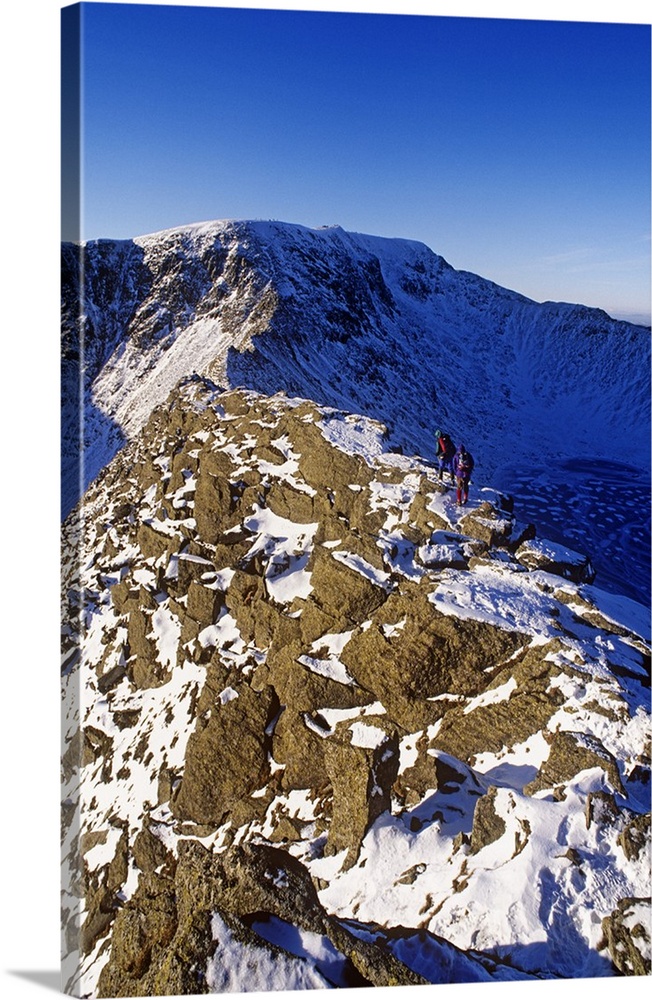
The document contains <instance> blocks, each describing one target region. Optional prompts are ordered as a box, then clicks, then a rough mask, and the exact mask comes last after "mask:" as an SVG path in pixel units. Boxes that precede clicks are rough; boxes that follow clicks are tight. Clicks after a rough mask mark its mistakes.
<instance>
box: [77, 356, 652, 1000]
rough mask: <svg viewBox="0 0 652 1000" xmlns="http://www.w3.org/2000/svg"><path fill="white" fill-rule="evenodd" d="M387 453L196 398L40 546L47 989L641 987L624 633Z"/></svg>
mask: <svg viewBox="0 0 652 1000" xmlns="http://www.w3.org/2000/svg"><path fill="white" fill-rule="evenodd" d="M388 443H389V442H388V434H387V429H386V428H385V427H383V425H382V424H380V423H379V422H378V421H374V420H371V419H370V418H369V417H365V416H360V415H355V414H351V413H346V412H342V411H339V410H335V409H333V408H328V407H321V406H319V405H318V404H316V403H314V402H313V401H312V400H309V399H303V400H301V399H298V398H288V397H287V396H285V395H284V394H277V395H275V396H268V395H266V394H263V393H257V392H255V391H253V390H226V391H223V390H222V389H221V388H220V387H219V386H218V385H216V384H215V383H213V382H212V381H211V380H210V379H208V378H207V377H206V376H199V375H191V376H188V377H186V378H184V379H182V380H181V381H180V382H179V383H178V384H177V385H176V386H175V388H174V389H173V391H172V392H171V393H170V395H169V396H168V398H167V399H166V400H165V402H163V403H161V404H159V405H158V406H157V407H156V408H155V409H154V410H153V411H152V413H151V414H150V416H149V418H148V420H147V422H146V424H145V425H144V427H143V429H142V431H141V432H140V433H139V434H138V435H136V436H135V437H134V439H133V440H132V441H131V442H129V443H127V444H126V446H125V447H124V448H122V449H121V450H119V451H118V453H117V454H116V455H115V457H114V458H113V459H112V460H111V461H110V462H109V463H108V464H107V465H106V466H105V467H104V469H103V470H102V471H101V472H100V474H99V475H98V476H97V477H96V478H95V480H94V481H93V483H92V484H91V485H90V487H89V488H88V489H87V491H86V493H85V495H84V500H83V511H79V512H78V511H73V512H72V513H71V515H70V516H69V517H68V518H67V519H66V520H65V522H64V526H63V534H64V545H63V550H62V551H63V566H62V571H63V580H62V582H63V586H62V600H63V604H64V614H63V621H64V634H63V649H62V652H63V667H62V704H63V716H62V736H63V750H64V752H63V760H62V764H63V779H64V780H63V800H64V801H63V837H64V841H63V852H62V864H63V903H62V908H63V921H64V929H65V935H64V942H65V943H64V963H63V965H64V976H65V981H66V989H67V990H68V991H69V992H73V993H75V995H82V996H134V995H140V996H152V995H169V994H175V995H176V994H182V995H184V994H193V995H195V994H198V993H199V994H202V993H207V992H222V991H228V990H238V991H239V990H251V989H254V988H255V989H263V990H274V989H309V988H337V987H342V986H369V985H373V986H386V985H397V984H404V985H409V984H418V983H421V984H424V983H454V982H457V983H461V982H471V981H485V982H487V981H495V982H505V981H514V980H521V981H529V980H532V979H542V978H543V979H549V978H553V979H558V978H571V977H578V976H599V977H610V976H614V975H640V974H649V971H650V935H649V932H648V931H646V927H648V926H649V913H650V900H649V837H650V813H649V790H650V769H649V755H648V750H649V684H650V632H649V616H648V613H647V609H646V608H645V607H643V606H642V605H640V604H636V603H635V602H633V601H631V600H628V599H627V598H625V597H622V596H617V595H609V594H606V593H604V592H603V591H601V590H600V589H598V588H595V587H594V586H593V585H592V583H591V581H592V580H593V570H592V567H591V562H590V560H589V559H587V557H586V555H584V554H582V553H578V552H576V551H573V550H571V549H569V548H567V547H563V546H559V545H551V544H549V543H548V542H546V540H545V539H542V538H539V536H538V533H537V532H536V531H535V530H534V529H533V527H532V525H528V524H524V523H520V522H519V520H518V517H517V514H516V513H515V511H514V509H513V504H512V501H511V500H510V498H509V497H507V496H505V495H504V494H500V493H499V492H497V491H495V490H493V489H491V488H489V487H485V486H484V485H483V484H482V481H481V480H479V481H478V483H474V486H473V489H472V492H471V497H470V500H469V504H468V505H467V506H465V507H458V506H457V505H456V503H455V491H454V489H452V488H451V485H450V484H449V483H440V482H439V477H438V471H437V469H436V467H435V466H433V465H432V463H429V462H427V461H426V460H424V459H422V458H420V457H419V456H413V455H403V454H399V453H398V452H396V451H391V450H388Z"/></svg>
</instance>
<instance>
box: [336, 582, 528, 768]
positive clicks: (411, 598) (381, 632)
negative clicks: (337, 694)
mask: <svg viewBox="0 0 652 1000" xmlns="http://www.w3.org/2000/svg"><path fill="white" fill-rule="evenodd" d="M395 622H404V624H403V625H402V627H401V628H400V629H398V630H396V632H395V633H394V634H393V635H390V636H388V635H386V634H385V629H384V625H385V623H392V624H393V623H395ZM520 642H521V639H520V637H519V636H518V634H517V633H514V632H507V631H506V630H501V629H497V628H495V627H494V626H492V625H488V624H485V623H484V622H476V621H471V620H468V621H459V620H456V619H452V618H450V617H448V616H446V615H443V614H441V613H439V612H437V611H436V610H435V609H434V607H433V605H432V603H431V602H429V601H428V599H427V591H424V590H422V589H420V588H419V587H413V588H410V587H405V586H404V587H402V593H400V594H396V593H395V594H392V595H390V596H389V597H388V599H387V601H386V602H385V604H384V605H383V608H382V613H376V615H374V620H373V623H372V625H371V626H370V627H368V628H366V629H365V630H361V631H358V632H356V633H355V634H354V635H353V637H352V638H351V640H350V641H349V643H348V644H347V645H346V646H345V648H344V650H343V651H342V653H341V656H340V659H341V660H342V662H343V663H344V664H345V665H346V666H347V668H348V670H349V672H350V674H351V676H352V677H354V679H355V680H356V682H357V683H358V684H359V685H360V686H361V687H364V688H366V689H367V690H369V691H373V690H378V691H381V692H382V700H383V705H384V706H385V708H386V709H387V712H388V714H389V716H390V717H391V718H392V719H393V720H394V721H395V722H397V723H398V724H399V725H401V726H402V727H403V728H404V729H405V730H406V731H407V732H416V731H417V730H418V729H423V728H424V727H425V726H426V725H429V724H431V723H433V722H435V721H437V719H439V718H441V717H442V715H444V714H445V713H446V711H447V709H448V708H449V707H450V706H449V705H447V704H446V703H445V702H442V701H434V700H429V699H436V698H438V696H441V695H451V694H452V695H460V694H464V695H472V694H477V693H478V692H479V691H481V690H483V689H484V688H485V687H486V686H488V684H489V682H490V681H489V678H488V676H487V674H486V672H485V671H486V669H487V667H488V666H489V665H490V664H492V663H495V664H498V663H500V662H502V661H503V660H504V659H505V658H506V657H507V656H509V655H510V654H511V653H513V652H514V651H515V650H516V649H517V648H518V646H519V644H520ZM452 755H453V756H459V755H458V754H455V753H454V752H452Z"/></svg>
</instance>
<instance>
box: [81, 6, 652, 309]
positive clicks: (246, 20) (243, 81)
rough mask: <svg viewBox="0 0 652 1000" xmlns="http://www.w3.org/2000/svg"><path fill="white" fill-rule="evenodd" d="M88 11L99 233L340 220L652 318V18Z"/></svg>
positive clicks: (87, 143) (516, 279) (86, 213)
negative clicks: (210, 223)
mask: <svg viewBox="0 0 652 1000" xmlns="http://www.w3.org/2000/svg"><path fill="white" fill-rule="evenodd" d="M82 8H83V20H82V25H83V28H82V37H83V45H82V53H83V57H82V65H83V71H82V82H83V87H82V95H83V101H82V108H83V127H84V133H83V134H84V143H83V150H84V152H83V225H82V232H81V235H82V237H83V238H85V239H93V238H96V237H121V238H122V237H133V236H138V235H143V234H145V233H151V232H155V231H157V230H160V229H167V228H171V227H176V226H180V225H184V224H186V223H192V222H199V221H204V220H208V219H221V218H274V219H279V220H282V221H286V222H298V223H302V224H304V225H308V226H319V225H323V224H331V223H338V224H339V225H341V226H343V227H344V228H345V229H350V230H354V231H358V232H367V233H374V234H377V235H382V236H401V237H407V238H410V239H417V240H422V241H423V242H424V243H426V244H428V246H430V247H431V248H432V249H433V250H435V251H436V252H437V253H440V254H442V255H443V256H444V257H445V258H446V259H447V260H448V261H449V263H451V264H452V265H453V266H455V267H457V268H461V269H464V270H470V271H474V272H476V273H478V274H481V275H483V276H485V277H488V278H491V279H493V280H494V281H497V282H498V283H499V284H502V285H505V286H507V287H509V288H513V289H516V290H517V291H520V292H523V293H524V294H526V295H529V296H531V297H532V298H535V299H537V300H544V299H557V300H565V301H573V302H583V303H585V304H588V305H595V306H601V307H602V308H605V309H607V311H609V312H610V313H611V314H612V315H623V316H625V315H629V314H635V315H636V314H637V315H647V317H648V322H649V311H650V28H649V26H646V25H635V24H608V23H602V24H601V23H580V22H576V23H572V22H561V21H531V20H509V19H504V20H502V19H484V18H477V17H434V16H433V17H431V16H423V15H422V16H419V15H411V14H409V15H399V14H368V13H367V14H362V13H357V14H356V13H320V12H316V11H310V10H308V11H296V10H289V11H288V10H264V9H258V10H248V9H237V8H235V9H228V8H219V7H213V8H211V7H187V6H148V5H133V4H95V3H85V4H83V5H82ZM71 235H73V234H71V233H66V232H65V230H64V238H70V237H71Z"/></svg>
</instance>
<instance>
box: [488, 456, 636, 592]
mask: <svg viewBox="0 0 652 1000" xmlns="http://www.w3.org/2000/svg"><path fill="white" fill-rule="evenodd" d="M497 485H498V488H499V489H501V490H502V491H503V492H505V493H509V494H511V495H512V496H513V497H514V515H515V517H516V518H517V519H518V520H519V521H532V522H533V523H534V524H536V526H537V531H538V534H539V535H540V536H541V537H543V538H550V539H551V541H556V542H562V543H565V544H566V545H567V546H568V547H569V548H573V549H576V550H577V551H579V552H585V553H587V554H588V555H590V556H591V561H592V563H593V566H594V568H595V570H596V578H595V581H594V583H595V586H596V587H601V588H602V589H603V590H608V591H612V592H615V593H619V594H626V595H627V597H631V598H633V599H634V600H636V601H638V602H639V603H641V604H644V605H646V606H649V604H650V479H649V477H648V476H647V475H646V474H645V473H643V472H642V471H641V470H640V469H636V468H633V467H631V466H628V465H625V464H624V463H620V462H609V463H606V462H602V461H592V460H590V459H577V460H574V461H570V462H564V463H562V464H560V466H559V468H546V469H541V468H536V469H522V470H518V471H517V472H515V473H513V474H512V473H503V475H502V476H501V477H500V478H499V480H498V481H497Z"/></svg>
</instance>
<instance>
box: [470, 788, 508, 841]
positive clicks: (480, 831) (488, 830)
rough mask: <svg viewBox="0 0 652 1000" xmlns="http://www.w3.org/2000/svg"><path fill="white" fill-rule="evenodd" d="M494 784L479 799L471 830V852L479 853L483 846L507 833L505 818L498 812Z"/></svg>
mask: <svg viewBox="0 0 652 1000" xmlns="http://www.w3.org/2000/svg"><path fill="white" fill-rule="evenodd" d="M497 791H498V789H497V788H495V787H493V785H492V786H491V787H490V788H489V789H488V790H487V794H486V795H483V796H482V798H480V799H478V801H477V803H476V807H475V811H474V813H473V829H472V830H471V853H472V854H477V853H478V851H481V850H482V849H483V847H487V846H488V845H489V844H493V842H494V841H495V840H500V838H501V837H502V836H503V834H504V833H505V830H506V829H507V827H506V826H505V820H504V819H503V818H502V816H500V815H499V814H498V813H497V812H496V805H495V803H496V793H497Z"/></svg>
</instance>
